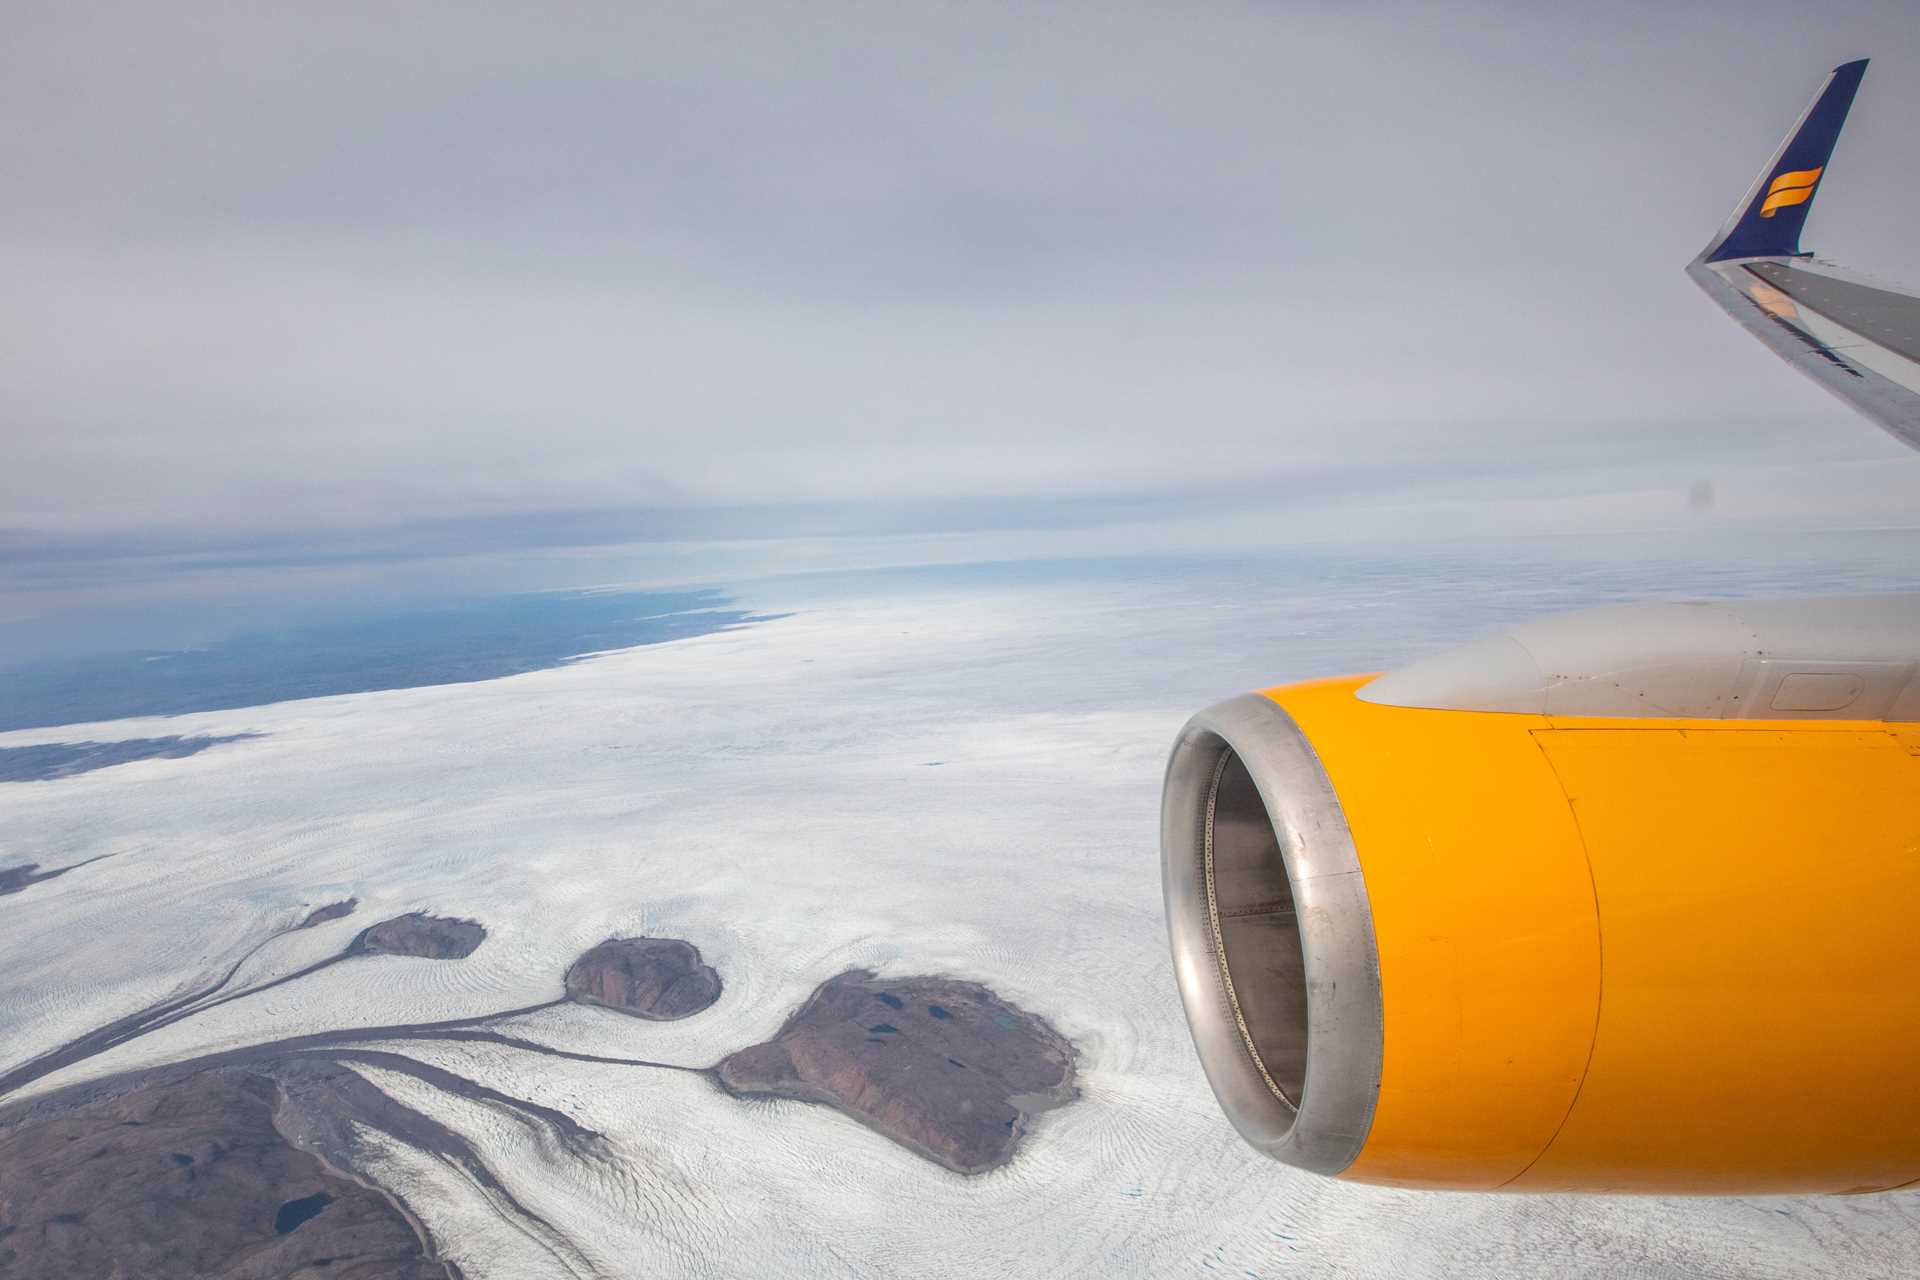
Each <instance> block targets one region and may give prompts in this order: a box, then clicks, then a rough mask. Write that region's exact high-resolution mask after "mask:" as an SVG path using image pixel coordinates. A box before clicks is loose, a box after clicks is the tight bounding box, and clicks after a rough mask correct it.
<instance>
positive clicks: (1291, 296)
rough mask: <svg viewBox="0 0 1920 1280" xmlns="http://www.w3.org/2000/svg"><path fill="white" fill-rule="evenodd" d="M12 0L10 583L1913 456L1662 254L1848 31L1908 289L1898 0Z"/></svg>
mask: <svg viewBox="0 0 1920 1280" xmlns="http://www.w3.org/2000/svg"><path fill="white" fill-rule="evenodd" d="M6 7H7V13H8V23H7V25H8V31H9V38H8V40H7V42H6V43H5V46H4V48H0V167H4V171H5V172H6V173H7V174H8V175H9V179H8V197H7V199H6V200H5V201H4V202H0V276H4V278H5V279H6V281H7V288H6V290H5V294H4V297H0V352H3V353H4V356H3V357H0V406H4V407H0V415H3V416H0V451H3V456H4V461H5V465H4V466H0V595H4V596H5V597H6V599H5V600H4V601H0V627H4V626H5V625H6V624H8V623H9V622H12V621H17V620H19V619H21V618H32V617H43V616H46V615H48V614H49V613H50V612H57V611H59V610H61V609H64V608H66V607H67V604H68V603H69V597H70V594H71V593H72V592H74V591H81V592H84V591H88V590H92V589H93V588H92V586H90V585H89V583H90V582H91V577H90V576H89V574H91V575H92V576H95V577H97V576H100V573H96V572H95V571H92V570H90V571H89V573H88V574H80V575H78V576H74V575H72V574H69V573H68V572H67V570H66V568H63V566H71V565H73V564H75V563H82V562H84V563H87V564H104V563H112V564H116V565H123V564H124V562H125V561H126V560H127V558H128V557H133V558H134V559H136V560H138V561H139V562H140V563H141V564H143V565H144V566H146V567H145V568H142V569H141V570H139V571H138V572H125V571H117V576H115V574H114V573H106V576H109V577H115V580H116V581H119V582H121V583H122V585H123V586H124V585H125V583H126V582H127V581H130V580H132V579H136V578H138V579H141V580H142V581H146V580H148V579H151V578H153V577H155V576H156V573H157V571H156V570H155V566H157V565H160V564H161V563H162V561H163V559H165V560H166V562H167V563H172V559H166V558H173V559H177V558H178V557H181V556H186V557H193V556H198V555H202V554H205V553H206V552H207V551H208V549H209V548H213V549H217V550H218V553H219V554H220V555H221V556H227V557H231V556H233V555H236V554H238V555H243V556H246V557H251V558H258V557H259V556H261V555H262V554H263V549H266V550H267V552H269V553H270V554H279V553H280V551H281V549H283V548H285V547H287V546H289V545H296V544H297V545H301V546H325V547H335V548H338V547H343V546H344V547H347V548H349V549H354V548H358V549H364V548H365V547H366V546H367V545H374V546H379V547H387V546H391V545H392V544H394V543H395V542H396V540H397V541H398V542H401V543H406V542H408V541H409V540H410V539H412V540H415V541H417V540H418V539H419V538H420V537H422V536H425V537H426V538H427V540H428V541H430V542H432V543H433V544H434V546H435V547H436V548H438V549H439V550H440V551H443V552H447V553H453V552H457V551H458V550H459V549H460V547H461V545H462V543H463V539H468V538H471V537H473V536H475V535H474V530H476V529H484V530H486V531H487V536H489V537H495V538H497V539H500V540H503V541H505V542H508V543H515V544H519V545H550V544H552V543H553V541H554V539H555V538H556V536H557V535H556V533H555V531H556V530H565V529H576V530H577V529H579V528H581V527H583V525H584V526H586V527H590V528H592V529H594V530H597V532H592V533H591V534H589V535H585V536H583V538H582V540H583V541H585V542H587V543H590V544H599V543H613V542H620V541H623V540H624V541H632V540H636V539H642V540H643V539H645V538H659V537H666V536H670V537H673V538H679V539H683V540H685V539H700V538H706V539H710V538H714V537H721V538H725V537H730V536H744V537H752V536H758V535H757V534H756V533H754V530H762V529H768V528H772V529H775V530H776V531H782V530H784V531H791V530H790V527H791V526H793V525H794V524H796V523H797V524H798V525H799V526H802V527H805V526H807V525H808V523H809V522H810V521H813V522H817V521H818V519H819V518H820V513H821V512H822V511H826V512H840V513H842V514H841V515H839V516H835V517H833V518H834V519H838V520H840V522H841V523H843V524H846V523H851V524H853V525H857V526H860V527H863V528H871V527H875V522H877V524H878V526H879V527H891V525H896V524H898V523H899V522H900V519H901V514H900V513H901V512H902V511H905V512H907V513H908V515H909V517H910V518H909V519H908V521H907V523H909V524H912V525H915V526H916V527H918V528H919V529H920V530H921V531H923V532H924V531H926V530H940V529H946V528H950V527H954V526H955V525H956V523H957V524H958V525H959V526H964V527H977V522H976V523H975V524H969V521H971V520H974V519H975V517H974V515H969V514H967V513H978V512H980V511H983V510H984V511H988V512H991V513H993V514H991V515H990V516H988V517H985V519H986V524H987V526H988V527H994V526H996V525H999V524H1005V523H1007V522H1008V521H1009V520H1012V521H1014V522H1015V523H1018V522H1020V521H1021V520H1024V521H1025V522H1026V523H1028V524H1034V525H1041V526H1046V527H1048V528H1055V527H1059V526H1061V525H1065V526H1074V525H1077V524H1080V523H1084V522H1085V521H1086V520H1087V519H1088V518H1089V517H1088V516H1087V515H1086V511H1087V510H1089V507H1088V506H1087V504H1093V505H1092V508H1091V509H1092V510H1094V511H1096V512H1098V511H1102V510H1105V509H1106V508H1105V507H1104V506H1102V504H1110V503H1113V502H1115V501H1120V502H1122V503H1125V502H1133V501H1138V500H1140V499H1141V498H1142V497H1143V496H1150V497H1153V498H1155V499H1160V498H1166V499H1172V500H1180V501H1187V502H1198V503H1201V504H1203V505H1205V504H1214V505H1216V506H1218V507H1219V508H1220V509H1222V510H1225V509H1227V508H1233V509H1235V510H1239V509H1244V508H1249V507H1254V508H1257V507H1258V506H1259V504H1260V503H1261V502H1262V501H1263V500H1264V501H1271V502H1272V503H1274V504H1275V505H1278V504H1280V503H1283V502H1284V503H1293V502H1296V501H1298V500H1299V499H1300V498H1301V497H1302V495H1305V496H1306V497H1307V498H1309V499H1311V500H1313V501H1316V502H1319V503H1321V504H1322V505H1323V506H1326V505H1327V504H1331V509H1333V510H1334V511H1336V513H1337V514H1339V518H1341V519H1347V520H1351V519H1352V515H1351V513H1352V511H1354V510H1356V509H1361V508H1364V509H1365V510H1368V511H1371V512H1373V513H1375V515H1377V516H1379V517H1380V519H1379V520H1376V521H1374V522H1373V523H1371V524H1369V523H1368V520H1370V519H1372V517H1367V518H1363V519H1361V521H1360V523H1361V524H1363V525H1366V526H1367V527H1368V528H1370V529H1372V530H1374V531H1375V532H1378V533H1381V534H1382V535H1383V536H1392V535H1394V534H1395V532H1396V531H1400V532H1401V533H1404V532H1405V531H1406V530H1408V529H1409V528H1412V529H1415V530H1418V529H1424V528H1429V527H1431V520H1430V519H1429V518H1428V517H1429V515H1430V514H1431V512H1432V510H1433V509H1434V507H1435V504H1438V505H1439V506H1440V507H1443V508H1446V509H1448V510H1451V511H1453V512H1455V513H1456V514H1458V513H1460V512H1467V513H1470V514H1471V513H1478V514H1471V518H1470V519H1469V520H1468V524H1469V525H1471V526H1472V527H1474V528H1476V529H1484V528H1486V527H1491V528H1494V529H1498V528H1501V527H1512V528H1515V529H1524V528H1529V527H1532V524H1538V523H1539V516H1540V508H1541V507H1542V506H1543V505H1545V506H1547V507H1551V508H1553V509H1554V510H1555V511H1557V512H1559V514H1557V515H1554V516H1553V517H1552V518H1551V519H1549V520H1548V521H1547V523H1548V524H1550V525H1553V524H1555V523H1556V522H1557V527H1572V526H1573V525H1577V524H1579V523H1580V522H1581V521H1587V520H1592V519H1599V520H1600V521H1601V522H1602V523H1603V524H1615V523H1618V522H1619V521H1620V520H1622V519H1628V520H1629V521H1631V519H1632V518H1634V517H1633V516H1632V512H1633V511H1634V510H1636V509H1638V506H1641V505H1645V504H1646V503H1647V502H1648V501H1649V499H1647V497H1646V494H1647V493H1649V492H1655V493H1657V494H1659V495H1661V496H1659V497H1658V498H1656V499H1653V500H1652V502H1653V504H1654V505H1655V506H1658V507H1659V508H1660V510H1661V511H1662V512H1663V513H1665V514H1663V515H1662V517H1661V518H1662V519H1673V520H1683V519H1686V518H1689V512H1692V513H1693V514H1694V515H1697V514H1698V513H1699V510H1700V509H1701V508H1702V506H1703V505H1706V506H1711V505H1713V504H1714V502H1716V501H1717V502H1718V504H1719V510H1720V512H1721V514H1722V516H1723V517H1727V516H1729V515H1733V516H1741V515H1743V514H1744V516H1747V517H1756V518H1761V519H1766V518H1770V517H1771V515H1772V513H1773V512H1774V511H1775V510H1776V509H1778V510H1781V511H1783V512H1785V514H1786V515H1787V516H1789V517H1791V518H1793V519H1805V520H1808V521H1812V522H1814V523H1827V524H1831V523H1834V522H1836V521H1838V522H1841V523H1848V522H1851V523H1860V522H1862V521H1865V522H1867V523H1870V524H1874V523H1888V522H1899V521H1903V520H1904V521H1906V522H1907V523H1911V519H1910V515H1909V514H1908V513H1910V512H1911V511H1912V510H1913V501H1914V499H1915V497H1916V496H1920V460H1911V459H1907V458H1905V457H1904V456H1903V455H1902V454H1901V453H1900V451H1899V450H1898V449H1897V448H1896V447H1895V446H1894V445H1892V444H1891V443H1890V442H1888V441H1886V440H1884V439H1882V438H1881V437H1880V436H1879V435H1878V434H1877V433H1876V432H1875V431H1874V430H1873V428H1871V427H1870V426H1868V425H1867V424H1865V423H1863V422H1860V421H1859V420H1858V419H1856V418H1854V417H1853V416H1852V415H1851V414H1850V413H1849V412H1848V411H1847V410H1846V409H1845V408H1844V407H1842V406H1840V405H1839V404H1837V403H1836V402H1833V401H1830V400H1829V399H1828V398H1827V397H1826V396H1825V394H1824V393H1823V392H1821V391H1820V390H1819V389H1817V388H1815V387H1813V386H1812V385H1810V384H1806V383H1805V382H1804V381H1803V380H1802V379H1800V378H1799V377H1798V376H1797V375H1795V374H1794V373H1792V372H1791V371H1790V370H1787V369H1785V368H1781V367H1775V363H1774V362H1773V360H1772V358H1771V357H1770V356H1768V355H1767V354H1766V353H1765V352H1764V351H1763V350H1761V349H1760V347H1759V346H1758V344H1756V343H1754V342H1753V341H1752V340H1751V339H1750V338H1749V337H1747V336H1746V335H1744V334H1742V333H1741V332H1739V331H1738V329H1737V328H1736V327H1735V326H1733V325H1731V324H1729V323H1727V322H1726V320H1725V319H1724V318H1723V317H1721V316H1720V315H1719V314H1718V313H1717V312H1716V311H1715V309H1714V308H1713V307H1712V306H1711V305H1710V304H1709V303H1708V302H1707V301H1706V300H1705V299H1704V298H1703V297H1701V296H1699V295H1698V294H1697V293H1696V291H1695V290H1694V288H1693V287H1692V285H1691V284H1690V283H1689V282H1688V281H1687V280H1686V279H1685V278H1684V276H1683V274H1682V272H1681V267H1682V266H1683V265H1684V263H1685V262H1686V261H1687V259H1688V258H1690V257H1691V256H1692V255H1693V253H1694V252H1696V251H1697V249H1698V248H1699V247H1700V245H1701V244H1703V243H1704V242H1705V241H1706V239H1707V238H1708V237H1709V236H1710V235H1711V234H1712V232H1713V231H1714V229H1715V228H1716V227H1717V226H1718V225H1719V223H1720V221H1721V219H1722V218H1723V217H1724V216H1725V214H1726V211H1727V210H1728V209H1729V208H1730V207H1731V206H1732V204H1733V203H1734V201H1735V200H1736V199H1737V198H1738V197H1739V195H1740V194H1741V192H1742V191H1744V190H1745V187H1746V184H1747V182H1748V181H1749V180H1750V178H1751V177H1752V175H1753V173H1754V172H1755V171H1756V170H1757V169H1758V167H1759V166H1760V164H1761V163H1762V162H1763V161H1764V159H1765V158H1766V156H1767V155H1768V154H1769V153H1770V151H1771V149H1772V147H1773V146H1774V144H1775V143H1776V142H1777V140H1778V139H1779V137H1780V136H1781V135H1782V134H1783V133H1784V132H1785V130H1786V128H1787V127H1788V125H1789V124H1790V123H1791V122H1792V120H1793V119H1794V117H1795V115H1796V114H1797V113H1798V111H1799V110H1800V109H1801V107H1802V106H1803V105H1804V103H1805V102H1806V100H1807V99H1808V97H1810V95H1811V94H1812V92H1813V91H1814V89H1815V88H1816V87H1817V85H1818V83H1819V82H1820V80H1821V78H1822V77H1823V75H1824V74H1825V72H1826V70H1827V69H1828V68H1830V67H1831V66H1833V65H1834V64H1836V63H1838V62H1840V61H1842V60H1845V59H1849V58H1853V57H1857V56H1861V55H1863V54H1865V55H1870V56H1872V57H1873V58H1874V65H1873V67H1872V68H1871V70H1870V71H1869V74H1868V77H1867V80H1866V84H1865V87H1864V89H1863V91H1862V93H1861V96H1860V99H1859V102H1858V104H1857V106H1856V109H1855V114H1854V118H1853V121H1852V123H1851V125H1850V127H1849V129H1848V132H1847V135H1846V137H1845V138H1844V140H1843V142H1842V144H1841V148H1840V152H1839V154H1838V157H1837V159H1836V161H1835V167H1834V181H1832V182H1831V183H1830V184H1829V185H1828V186H1827V187H1826V188H1825V189H1824V190H1823V194H1822V196H1821V198H1820V203H1819V206H1818V208H1817V209H1816V212H1815V214H1814V216H1813V220H1812V223H1811V225H1810V228H1809V244H1810V245H1811V246H1812V247H1814V248H1816V249H1818V250H1820V251H1821V252H1822V253H1823V255H1829V256H1832V257H1834V258H1836V259H1838V260H1840V261H1843V262H1847V263H1849V264H1851V265H1856V266H1861V267H1865V268H1868V269H1871V270H1874V271H1876V272H1878V273H1879V274H1882V275H1884V276H1887V277H1889V278H1892V279H1895V280H1898V279H1901V278H1905V279H1907V280H1911V281H1920V239H1916V238H1915V237H1914V236H1913V235H1912V233H1911V218H1910V213H1909V211H1910V210H1911V209H1912V208H1913V206H1914V204H1915V202H1916V198H1920V171H1916V170H1915V169H1914V167H1913V165H1912V164H1911V140H1910V137H1908V135H1907V130H1906V123H1907V122H1908V121H1911V120H1912V119H1914V118H1915V117H1916V115H1917V114H1920V24H1915V23H1914V22H1913V21H1912V14H1911V9H1910V8H1909V7H1908V6H1906V5H1904V4H1884V5H1877V4H1864V3H1863V4H1842V5H1821V6H1814V5H1811V4H1807V3H1801V4H1797V5H1787V4H1767V3H1760V4H1755V3H1738V4H1733V3H1727V4H1706V5H1691V6H1684V7H1680V6H1668V5H1654V4H1644V5H1643V4H1620V5H1593V6H1580V7H1579V8H1578V9H1577V10H1572V9H1568V8H1566V7H1563V6H1536V5H1526V4H1517V3H1516V4H1478V5H1449V6H1434V5H1374V6H1350V5H1336V4H1325V5H1298V4H1277V3H1273V4H1255V3H1210V2H1208V3H1193V4H1180V5H1170V4H1143V3H1130V2H1127V0H1116V2H1115V3H1102V4H1091V3H1087V4H1047V3H1039V4H1017V5H1016V4H997V3H970V4H958V3H914V2H908V3H886V4H879V3H875V4H858V3H830V4H824V5H807V6H799V5H794V6H776V5H769V4H726V3H721V4H687V5H631V6H617V5H596V4H556V5H541V6H533V5H499V4H484V3H481V4H460V5H451V4H449V5H435V4H405V5H397V6H396V5H378V6H375V5H356V4H335V5H326V6H315V5H300V4H275V3H263V4H256V5H246V6H237V5H204V4H195V3H190V2H189V3H181V4H175V5H168V6H161V7H154V6H136V5H125V6H114V5H97V4H72V3H47V4H42V3H32V2H23V0H13V2H12V3H9V4H8V5H7V6H6ZM1516 476H1520V477H1524V479H1516V478H1515V477H1516ZM1689 494H1691V495H1692V497H1691V498H1689V497H1687V496H1686V495H1689ZM1702 494H1704V495H1705V502H1704V504H1703V502H1702V500H1701V495H1702ZM1353 495H1360V496H1361V499H1362V500H1360V501H1359V502H1358V505H1357V506H1356V504H1355V502H1352V501H1349V500H1348V499H1350V498H1352V497H1353ZM1569 495H1571V496H1572V497H1573V498H1574V499H1576V501H1574V502H1573V504H1572V506H1570V507H1569V506H1566V505H1565V504H1564V503H1563V501H1562V499H1564V498H1566V497H1568V496H1569ZM1676 495H1679V496H1676ZM1743 495H1744V496H1743ZM1596 503H1597V504H1598V507H1599V510H1597V511H1596V510H1595V509H1594V505H1595V504H1596ZM983 504H984V505H983ZM876 510H877V511H878V514H871V513H873V512H875V511H876ZM855 511H866V512H869V513H870V515H869V516H863V517H857V516H854V515H849V514H846V513H849V512H855ZM1022 511H1024V512H1025V514H1024V516H1020V515H1018V513H1019V512H1022ZM770 512H771V513H775V514H773V515H769V514H768V513H770ZM1009 512H1014V513H1015V514H1014V515H1009V514H1008V513H1009ZM1063 512H1065V513H1067V514H1064V515H1063V514H1061V513H1063ZM640 513H644V516H643V515H642V514H640ZM662 513H666V514H664V515H663V514H662ZM779 513H785V514H784V515H782V514H779ZM956 513H959V514H956ZM1421 513H1427V514H1424V515H1423V514H1421ZM1488 513H1490V514H1488ZM863 521H864V522H865V523H863ZM1530 522H1531V523H1530ZM662 529H665V530H666V533H662V532H661V530H662ZM421 530H430V531H431V532H430V533H429V534H426V535H422V534H421V533H420V531H421ZM354 553H355V554H358V552H354ZM100 572H102V573H104V572H105V571H100ZM158 576H164V575H158ZM23 583H24V584H25V585H22V584H23ZM22 592H26V593H27V595H30V596H31V597H32V599H31V600H30V601H28V602H27V603H22V600H23V599H26V597H25V596H23V595H22V594H21V593H22ZM49 592H52V594H49ZM60 593H68V594H60Z"/></svg>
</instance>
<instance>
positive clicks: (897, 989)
mask: <svg viewBox="0 0 1920 1280" xmlns="http://www.w3.org/2000/svg"><path fill="white" fill-rule="evenodd" d="M1073 1059H1074V1049H1073V1045H1072V1044H1071V1043H1069V1042H1068V1041H1067V1039H1066V1038H1065V1037H1064V1036H1062V1035H1061V1034H1060V1033H1059V1032H1057V1031H1055V1030H1054V1029H1053V1028H1052V1027H1051V1026H1049V1025H1048V1024H1047V1022H1046V1021H1045V1020H1044V1019H1042V1018H1040V1017H1039V1016H1038V1015H1036V1014H1031V1013H1028V1012H1026V1011H1025V1010H1024V1009H1021V1008H1018V1007H1017V1006H1015V1005H1012V1004H1009V1003H1008V1002H1006V1001H1005V1000H1002V999H1001V998H1000V997H999V996H997V995H995V994H994V993H993V992H992V991H990V990H988V989H987V988H986V987H983V986H981V985H980V984H979V983H977V982H963V981H960V980H958V979H955V978H940V977H908V978H878V977H875V976H874V975H873V974H872V973H870V972H868V971H866V970H864V969H852V970H849V971H848V972H846V973H843V974H840V975H839V976H837V977H834V978H829V979H828V980H827V981H826V982H824V983H822V984H821V985H820V986H819V987H818V988H817V989H816V990H815V991H814V993H813V995H812V996H811V997H809V998H808V1000H807V1002H806V1004H804V1005H802V1006H801V1007H800V1010H799V1012H797V1013H795V1014H794V1015H793V1016H792V1017H791V1018H788V1019H787V1022H786V1025H785V1026H783V1027H781V1028H780V1031H779V1034H777V1035H776V1036H774V1038H773V1039H771V1040H769V1041H767V1042H766V1043H764V1044H757V1045H754V1046H752V1047H751V1048H747V1049H742V1050H741V1051H740V1052H738V1053H736V1054H734V1055H732V1056H731V1057H729V1058H727V1059H726V1060H725V1061H723V1062H721V1064H720V1066H719V1068H718V1069H717V1073H716V1074H717V1075H718V1077H719V1080H720V1083H721V1085H722V1086H723V1087H724V1088H725V1089H726V1090H727V1091H728V1092H729V1093H732V1094H734V1095H736V1096H740V1097H755V1096H769V1095H770V1096H773V1097H780V1098H795V1099H798V1100H800V1101H803V1102H823V1103H826V1104H827V1105H828V1106H831V1107H836V1108H838V1109H839V1110H841V1111H843V1112H845V1113H846V1114H847V1115H849V1116H852V1117H853V1118H854V1119H855V1120H858V1121H860V1122H861V1123H862V1124H865V1125H867V1126H869V1127H870V1128H873V1129H877V1130H879V1131H880V1132H881V1133H882V1134H885V1135H886V1136H887V1137H889V1138H891V1139H893V1140H894V1141H895V1142H898V1143H900V1144H901V1145H902V1146H904V1147H907V1148H909V1149H910V1150H912V1151H915V1152H918V1153H919V1154H920V1155H923V1156H925V1157H927V1158H928V1159H930V1160H933V1161H935V1162H937V1163H939V1164H942V1165H945V1166H946V1167H947V1168H949V1169H952V1170H953V1171H954V1172H956V1173H968V1174H971V1173H982V1172H984V1171H986V1170H988V1169H992V1168H996V1167H998V1166H999V1165H1002V1164H1005V1163H1006V1162H1007V1161H1008V1160H1009V1159H1011V1158H1012V1156H1013V1151H1014V1148H1015V1146H1016V1145H1017V1144H1018V1143H1019V1141H1020V1137H1021V1135H1022V1133H1024V1132H1025V1130H1026V1128H1027V1125H1028V1122H1029V1121H1030V1120H1031V1119H1032V1117H1034V1116H1035V1115H1038V1114H1039V1113H1040V1112H1042V1111H1046V1110H1048V1109H1050V1108H1052V1107H1057V1106H1061V1105H1063V1104H1065V1103H1068V1102H1071V1101H1072V1100H1073V1099H1074V1098H1076V1097H1078V1096H1079V1090H1078V1089H1076V1088H1075V1087H1074V1082H1073V1074H1074V1067H1073Z"/></svg>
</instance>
